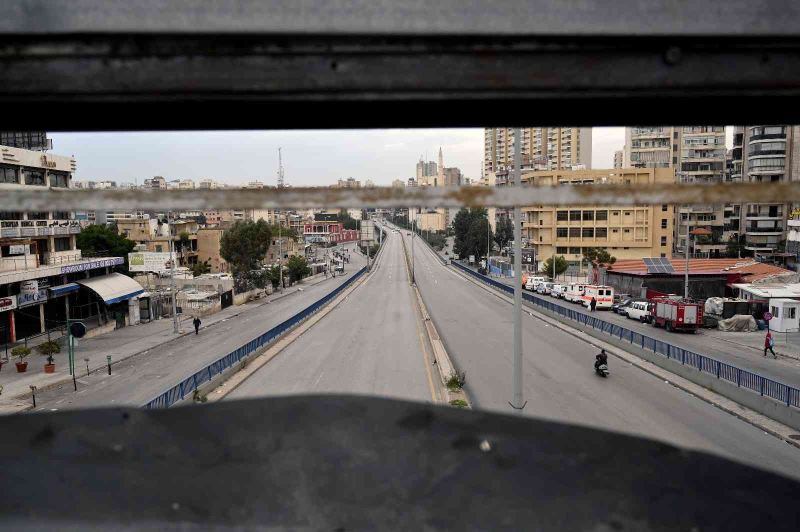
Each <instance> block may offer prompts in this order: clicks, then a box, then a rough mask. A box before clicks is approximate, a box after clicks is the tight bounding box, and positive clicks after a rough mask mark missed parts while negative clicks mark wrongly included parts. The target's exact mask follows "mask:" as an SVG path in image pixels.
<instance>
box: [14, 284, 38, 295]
mask: <svg viewBox="0 0 800 532" xmlns="http://www.w3.org/2000/svg"><path fill="white" fill-rule="evenodd" d="M38 291H39V283H38V282H37V281H22V283H20V285H19V293H20V294H22V295H25V296H33V295H35V294H36V293H37V292H38Z"/></svg>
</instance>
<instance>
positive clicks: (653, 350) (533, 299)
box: [451, 261, 800, 430]
mask: <svg viewBox="0 0 800 532" xmlns="http://www.w3.org/2000/svg"><path fill="white" fill-rule="evenodd" d="M451 264H452V265H453V266H454V267H455V268H456V269H457V270H460V271H462V272H464V273H467V274H468V275H469V276H471V277H472V278H474V279H477V280H479V281H481V282H483V283H485V284H487V285H489V286H491V287H493V288H495V289H497V290H498V291H500V292H504V293H507V294H513V290H514V287H513V286H509V285H506V284H503V283H500V282H498V281H495V280H494V279H491V278H490V277H487V276H485V275H481V274H479V273H478V272H476V271H474V270H472V269H470V268H467V267H466V266H464V265H462V264H459V263H458V262H456V261H452V262H451ZM522 295H523V298H524V300H525V301H526V302H527V303H529V304H531V305H534V306H536V307H538V309H539V310H540V311H541V312H542V313H544V314H545V315H547V316H551V317H553V318H555V319H557V320H559V321H562V322H565V323H574V324H577V325H580V326H582V328H581V330H580V332H582V333H585V334H589V335H591V336H593V337H595V338H598V339H602V340H603V341H606V342H608V343H610V344H612V345H615V346H617V347H619V348H621V349H625V350H626V351H628V352H630V353H633V354H636V355H637V356H639V357H641V358H644V359H645V360H647V361H649V362H652V363H653V364H655V365H657V366H659V367H662V368H663V369H666V370H668V371H670V372H672V373H675V374H676V375H680V376H681V377H683V378H685V379H687V380H689V381H691V382H694V383H695V384H698V385H700V386H702V387H705V388H708V389H710V390H712V391H714V392H716V393H718V394H720V395H722V396H724V397H727V398H728V399H731V400H733V401H736V402H737V403H739V404H742V405H744V406H746V407H748V408H750V409H752V410H754V411H756V412H759V413H761V414H763V415H765V416H767V417H769V418H772V419H774V420H776V421H779V422H781V423H783V424H785V425H788V426H790V427H792V428H794V429H796V430H800V390H798V389H797V388H794V387H792V386H789V385H786V384H783V383H780V382H776V381H774V380H772V379H768V378H766V377H763V376H761V375H758V374H755V373H752V372H750V371H747V370H743V369H741V368H737V367H735V366H732V365H730V364H726V363H725V362H721V361H719V360H716V359H713V358H711V357H707V356H705V355H700V354H698V353H694V352H692V351H689V350H686V349H683V348H681V347H678V346H675V345H672V344H669V343H667V342H664V341H662V340H657V339H655V338H652V337H650V336H647V335H643V334H641V333H638V332H636V331H632V330H630V329H627V328H625V327H622V326H621V325H617V324H614V323H610V322H607V321H604V320H602V319H600V318H597V317H594V316H589V315H587V314H584V313H582V312H578V311H577V310H574V309H570V308H567V307H564V306H562V305H558V304H556V303H553V302H552V301H547V300H545V299H543V298H540V297H537V296H534V295H532V294H527V293H523V294H522Z"/></svg>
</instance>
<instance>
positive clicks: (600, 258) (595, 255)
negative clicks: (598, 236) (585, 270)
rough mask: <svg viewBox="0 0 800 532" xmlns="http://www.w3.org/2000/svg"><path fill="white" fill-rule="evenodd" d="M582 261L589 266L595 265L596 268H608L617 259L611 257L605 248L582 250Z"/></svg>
mask: <svg viewBox="0 0 800 532" xmlns="http://www.w3.org/2000/svg"><path fill="white" fill-rule="evenodd" d="M583 259H584V260H585V261H587V262H589V263H590V264H597V265H598V266H608V265H610V264H614V263H615V262H617V258H616V257H614V256H613V255H611V254H610V253H609V252H608V250H607V249H605V248H586V249H584V250H583Z"/></svg>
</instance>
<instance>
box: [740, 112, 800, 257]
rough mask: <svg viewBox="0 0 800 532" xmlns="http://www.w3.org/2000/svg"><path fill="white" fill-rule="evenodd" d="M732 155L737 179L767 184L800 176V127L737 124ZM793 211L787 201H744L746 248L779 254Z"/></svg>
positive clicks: (742, 227) (742, 223)
mask: <svg viewBox="0 0 800 532" xmlns="http://www.w3.org/2000/svg"><path fill="white" fill-rule="evenodd" d="M731 159H732V161H731V163H732V164H731V166H732V170H731V175H732V179H734V180H741V181H744V182H751V183H764V184H768V183H780V182H785V181H794V180H797V179H800V127H798V126H787V125H760V126H736V127H735V128H734V131H733V150H732V152H731ZM791 212H792V206H791V205H789V204H784V203H748V204H744V205H742V207H741V213H742V217H741V219H740V223H739V231H740V234H741V235H742V236H743V237H744V247H745V250H746V251H747V252H748V253H752V254H755V255H758V256H762V257H777V256H780V255H781V254H782V253H783V251H785V250H783V249H782V245H783V243H784V242H785V241H786V240H787V229H788V226H787V220H788V218H789V214H790V213H791Z"/></svg>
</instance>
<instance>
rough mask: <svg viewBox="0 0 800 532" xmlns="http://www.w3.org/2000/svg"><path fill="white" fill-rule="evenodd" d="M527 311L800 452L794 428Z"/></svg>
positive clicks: (529, 311)
mask: <svg viewBox="0 0 800 532" xmlns="http://www.w3.org/2000/svg"><path fill="white" fill-rule="evenodd" d="M452 269H453V271H455V272H456V273H457V274H458V275H460V276H462V277H463V278H465V279H468V280H469V281H470V282H472V283H474V284H475V285H477V286H480V287H481V288H483V289H484V290H486V291H487V292H489V293H491V294H493V295H495V296H497V297H498V298H499V299H501V300H503V301H505V302H506V303H511V304H513V301H511V300H510V298H508V297H507V296H506V295H505V294H501V293H500V292H498V291H497V290H495V289H493V288H491V287H489V286H486V285H485V284H484V283H481V282H480V281H479V280H477V279H473V278H471V276H466V275H464V274H463V273H461V272H460V271H458V270H457V269H455V268H452ZM526 311H527V312H528V314H529V315H530V316H531V317H535V318H537V319H539V320H541V321H543V322H545V323H547V324H548V325H551V326H553V327H556V328H557V329H559V330H561V331H563V332H565V333H567V334H569V335H571V336H573V337H575V338H578V339H579V340H583V341H584V342H586V343H588V344H590V345H593V346H594V345H596V346H597V347H602V348H603V349H605V350H606V352H608V353H609V354H611V355H614V356H615V357H617V358H618V359H620V360H623V361H625V362H628V363H630V364H631V365H633V366H635V367H637V368H639V369H641V370H642V371H644V372H646V373H649V374H650V375H653V376H654V377H656V378H658V379H659V380H665V376H666V377H667V379H666V381H667V382H668V383H669V384H670V386H673V387H675V388H678V389H679V390H682V391H683V392H685V393H688V394H689V395H691V396H692V397H696V398H697V399H700V400H701V401H704V402H706V403H708V404H710V405H712V406H714V407H716V408H719V409H720V410H722V411H723V412H726V413H728V414H730V415H732V416H734V417H736V418H737V419H740V420H741V421H744V422H745V423H748V424H750V425H752V426H754V427H756V428H757V429H759V430H763V431H764V432H766V433H768V434H770V435H771V436H774V437H776V438H778V439H780V440H783V441H785V442H786V443H788V444H789V445H792V446H793V447H797V448H799V449H800V441H798V440H794V439H792V438H790V437H789V435H790V434H797V431H796V430H795V429H793V428H791V427H789V426H786V425H783V424H782V423H780V422H778V421H775V420H773V419H771V418H769V417H767V416H765V415H763V414H760V413H758V412H756V411H755V410H750V409H749V408H747V407H745V406H742V405H739V403H736V402H735V401H733V400H732V399H728V398H726V397H724V396H722V395H720V394H718V393H716V392H714V391H712V390H709V389H708V388H704V387H703V386H700V385H699V384H695V383H693V382H691V381H689V380H688V379H685V378H683V377H681V376H680V375H676V374H674V373H672V372H670V371H668V370H666V369H663V368H661V367H659V366H656V365H655V364H652V363H650V362H648V361H646V360H643V359H641V358H639V357H638V356H636V355H635V354H633V353H629V352H627V351H624V350H622V349H619V348H618V347H617V346H614V345H611V344H607V343H606V342H603V341H602V340H599V339H597V338H595V337H594V336H591V337H589V338H587V336H586V335H585V334H583V333H582V331H580V330H579V329H575V328H573V327H570V326H569V325H566V324H564V323H562V322H560V321H558V320H556V319H555V318H551V317H550V316H547V315H545V314H542V313H540V312H538V311H536V310H533V309H532V308H531V307H529V306H527V305H526ZM651 366H652V367H651ZM726 403H730V405H736V406H738V407H739V409H741V410H740V411H737V410H736V409H734V408H733V407H732V406H730V405H729V404H726ZM759 418H761V419H759ZM768 423H769V424H774V425H775V426H777V427H780V428H781V429H783V430H782V431H779V430H776V429H775V428H773V427H772V426H769V425H768Z"/></svg>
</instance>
